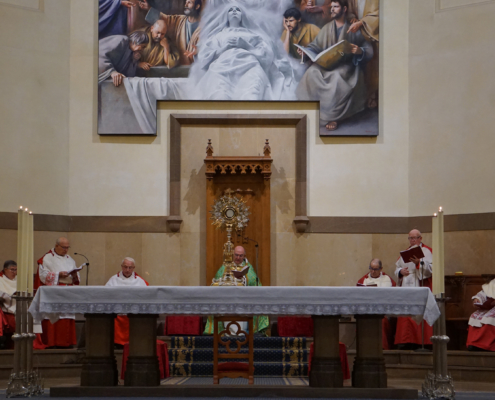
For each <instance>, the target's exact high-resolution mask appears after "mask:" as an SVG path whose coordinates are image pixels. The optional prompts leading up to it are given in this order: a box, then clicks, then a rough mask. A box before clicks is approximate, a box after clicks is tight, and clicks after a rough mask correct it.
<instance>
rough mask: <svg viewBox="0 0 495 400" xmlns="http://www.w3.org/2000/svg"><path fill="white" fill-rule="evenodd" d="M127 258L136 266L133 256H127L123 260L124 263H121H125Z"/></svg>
mask: <svg viewBox="0 0 495 400" xmlns="http://www.w3.org/2000/svg"><path fill="white" fill-rule="evenodd" d="M125 260H127V261H130V262H131V263H133V264H134V266H136V261H135V260H134V258H131V257H126V258H124V259H123V260H122V263H121V264H120V265H122V264H124V261H125Z"/></svg>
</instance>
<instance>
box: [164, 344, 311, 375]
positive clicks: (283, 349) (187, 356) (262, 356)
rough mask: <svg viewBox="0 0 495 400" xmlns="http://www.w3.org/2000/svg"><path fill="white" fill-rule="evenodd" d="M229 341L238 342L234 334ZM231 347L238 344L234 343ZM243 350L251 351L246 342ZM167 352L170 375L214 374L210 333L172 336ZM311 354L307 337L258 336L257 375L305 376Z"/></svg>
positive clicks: (256, 348) (256, 352) (255, 359)
mask: <svg viewBox="0 0 495 400" xmlns="http://www.w3.org/2000/svg"><path fill="white" fill-rule="evenodd" d="M230 340H231V341H232V342H235V341H237V338H235V337H231V338H230ZM242 340H243V339H242ZM232 348H237V346H236V345H235V344H233V345H232ZM241 352H244V353H247V352H248V348H247V345H245V346H243V347H242V348H241ZM168 354H169V360H170V376H171V377H191V376H198V377H199V376H213V337H211V336H173V337H172V338H171V346H170V349H169V351H168ZM308 355H309V350H308V349H306V338H299V337H286V338H281V337H273V338H272V337H255V338H254V375H255V376H265V377H306V376H307V375H308ZM232 361H245V360H232Z"/></svg>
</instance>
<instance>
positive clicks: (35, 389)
mask: <svg viewBox="0 0 495 400" xmlns="http://www.w3.org/2000/svg"><path fill="white" fill-rule="evenodd" d="M26 381H27V384H26V386H27V388H28V390H29V395H30V396H41V395H43V393H44V392H45V388H44V385H43V380H42V379H41V378H39V377H38V374H37V373H36V372H34V371H32V372H30V373H29V374H28V376H27V379H26Z"/></svg>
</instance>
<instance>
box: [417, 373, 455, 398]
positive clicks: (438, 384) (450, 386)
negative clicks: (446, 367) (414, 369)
mask: <svg viewBox="0 0 495 400" xmlns="http://www.w3.org/2000/svg"><path fill="white" fill-rule="evenodd" d="M422 395H423V397H426V398H428V399H430V400H433V399H449V400H454V399H455V388H454V380H453V379H452V377H451V376H450V374H448V375H447V376H442V375H435V374H434V373H433V372H428V374H427V375H426V377H425V382H424V383H423V385H422Z"/></svg>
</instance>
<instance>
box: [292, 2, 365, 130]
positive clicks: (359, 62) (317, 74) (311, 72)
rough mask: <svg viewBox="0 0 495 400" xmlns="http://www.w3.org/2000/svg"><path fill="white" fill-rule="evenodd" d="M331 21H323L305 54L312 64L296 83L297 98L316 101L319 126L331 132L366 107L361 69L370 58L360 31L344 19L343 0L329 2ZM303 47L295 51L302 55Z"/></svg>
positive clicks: (344, 3) (345, 16) (346, 15)
mask: <svg viewBox="0 0 495 400" xmlns="http://www.w3.org/2000/svg"><path fill="white" fill-rule="evenodd" d="M330 10H331V17H332V21H331V22H329V23H328V24H326V25H325V26H324V27H323V28H322V29H321V30H320V32H319V33H318V35H317V36H316V38H315V40H313V41H312V42H311V43H310V44H309V45H308V46H307V49H308V50H309V51H308V53H306V54H313V55H315V54H316V55H318V56H319V57H318V60H316V58H315V57H312V56H311V58H312V60H313V61H314V63H313V64H312V65H311V66H310V67H309V68H308V70H307V71H306V73H305V74H304V76H303V77H302V79H301V82H300V83H299V85H298V87H297V90H296V94H297V98H298V99H299V100H320V125H322V126H325V127H326V129H327V130H329V131H334V130H336V129H337V127H338V121H340V120H343V119H346V118H348V117H350V116H352V115H354V114H356V113H358V112H360V111H363V110H364V109H365V107H366V97H367V96H366V84H365V80H364V73H363V69H364V66H365V65H366V63H367V62H368V61H369V60H371V59H372V57H373V47H372V46H371V44H370V43H369V42H368V41H366V40H365V38H364V37H363V35H362V34H361V31H359V30H357V31H356V32H353V31H352V30H351V24H350V22H349V21H348V10H349V5H348V2H347V0H334V1H332V2H331V5H330ZM303 52H305V51H304V49H300V50H299V54H300V55H302V54H303Z"/></svg>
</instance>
